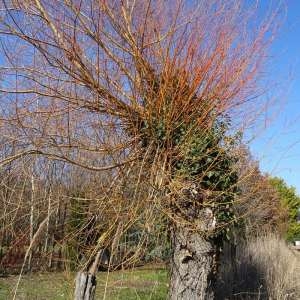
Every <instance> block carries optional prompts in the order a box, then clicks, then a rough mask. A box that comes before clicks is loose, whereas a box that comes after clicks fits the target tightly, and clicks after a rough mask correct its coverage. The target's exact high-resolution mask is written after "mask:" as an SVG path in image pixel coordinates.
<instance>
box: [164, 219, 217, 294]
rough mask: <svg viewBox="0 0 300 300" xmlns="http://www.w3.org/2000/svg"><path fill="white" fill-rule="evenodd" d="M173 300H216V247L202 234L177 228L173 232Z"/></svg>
mask: <svg viewBox="0 0 300 300" xmlns="http://www.w3.org/2000/svg"><path fill="white" fill-rule="evenodd" d="M171 238H172V247H173V255H172V260H171V283H170V291H169V297H170V300H211V299H214V293H213V283H214V277H215V276H214V271H215V247H214V245H213V243H212V242H211V241H209V240H207V239H205V238H204V237H203V236H201V234H199V233H197V232H195V231H191V230H189V229H188V228H186V227H184V226H181V225H177V226H174V227H173V230H172V236H171Z"/></svg>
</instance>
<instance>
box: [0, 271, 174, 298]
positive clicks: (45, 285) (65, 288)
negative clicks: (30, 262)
mask: <svg viewBox="0 0 300 300" xmlns="http://www.w3.org/2000/svg"><path fill="white" fill-rule="evenodd" d="M74 278H75V274H74V273H70V272H69V273H68V272H63V273H35V274H31V275H29V274H26V275H23V276H22V279H21V281H20V285H19V288H18V291H17V297H16V300H65V299H66V300H68V299H72V291H73V284H74ZM17 281H18V276H9V277H7V278H0V300H8V299H12V298H13V294H14V289H15V287H16V283H17ZM167 282H168V280H167V272H166V270H165V269H164V268H157V267H156V268H153V267H151V268H145V267H144V268H141V269H135V270H126V271H116V272H113V273H110V274H107V273H105V272H99V273H98V275H97V283H98V284H97V292H96V299H104V297H103V296H104V293H105V299H106V300H116V299H120V300H122V299H125V300H131V299H141V300H146V299H152V300H162V299H166V295H167V290H168V283H167ZM105 291H106V292H105Z"/></svg>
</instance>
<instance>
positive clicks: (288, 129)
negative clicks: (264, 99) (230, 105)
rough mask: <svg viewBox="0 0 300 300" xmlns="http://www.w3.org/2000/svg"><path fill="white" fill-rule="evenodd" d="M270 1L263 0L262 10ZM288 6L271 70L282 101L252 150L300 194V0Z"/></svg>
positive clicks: (266, 169)
mask: <svg viewBox="0 0 300 300" xmlns="http://www.w3.org/2000/svg"><path fill="white" fill-rule="evenodd" d="M270 2H271V1H269V0H261V7H260V12H261V13H263V12H264V11H265V10H266V7H267V6H268V5H269V3H270ZM276 2H277V3H279V2H282V1H280V0H275V1H273V3H276ZM285 6H286V9H287V11H286V16H285V18H284V20H283V25H282V26H281V29H280V31H279V33H278V34H277V37H276V39H275V41H274V43H273V45H272V47H271V58H270V60H269V69H270V70H268V72H267V77H268V78H269V79H270V81H272V82H273V84H272V85H270V93H271V94H272V95H273V96H274V95H275V96H276V95H277V99H276V102H277V103H278V104H279V105H277V106H276V108H275V109H274V107H271V108H270V109H269V113H267V114H268V116H269V117H270V115H271V114H272V113H274V111H275V114H273V115H272V121H271V122H270V123H269V125H268V126H267V128H266V129H265V130H263V131H262V132H260V131H259V132H260V133H259V134H258V136H257V138H256V139H255V140H254V141H253V142H252V143H251V150H252V153H253V154H254V157H255V158H256V159H258V160H259V161H260V167H261V170H262V171H264V172H268V173H270V174H272V175H275V176H280V177H282V178H284V179H285V180H286V182H287V183H288V184H289V185H293V186H295V187H296V188H297V191H298V194H300V1H299V0H286V1H285ZM274 83H276V84H277V85H276V87H274ZM274 101H275V100H274Z"/></svg>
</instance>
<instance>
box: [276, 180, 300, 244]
mask: <svg viewBox="0 0 300 300" xmlns="http://www.w3.org/2000/svg"><path fill="white" fill-rule="evenodd" d="M270 183H271V184H272V186H273V187H274V188H275V189H276V191H277V192H278V194H279V196H280V200H281V203H282V205H283V206H284V207H285V208H287V210H288V228H287V232H286V239H287V240H288V241H294V240H299V239H300V223H297V216H298V211H299V208H300V197H299V196H298V195H297V193H296V189H295V188H294V187H293V186H288V185H287V184H286V183H285V181H284V180H283V179H281V178H278V177H274V178H270Z"/></svg>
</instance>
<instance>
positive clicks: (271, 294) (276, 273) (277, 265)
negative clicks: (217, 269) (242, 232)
mask: <svg viewBox="0 0 300 300" xmlns="http://www.w3.org/2000/svg"><path fill="white" fill-rule="evenodd" d="M235 255H236V259H235V262H232V261H229V260H228V259H225V262H224V264H223V266H222V268H221V278H222V280H221V284H220V286H219V292H218V299H274V300H284V299H295V300H296V299H300V254H299V253H297V252H295V251H293V250H291V249H290V248H289V247H288V245H287V244H286V243H285V242H284V241H283V240H282V239H280V238H279V237H277V236H276V235H270V234H268V235H264V236H260V237H257V238H255V239H252V240H250V241H248V242H247V243H245V244H240V245H239V246H238V247H237V249H236V254H235Z"/></svg>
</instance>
